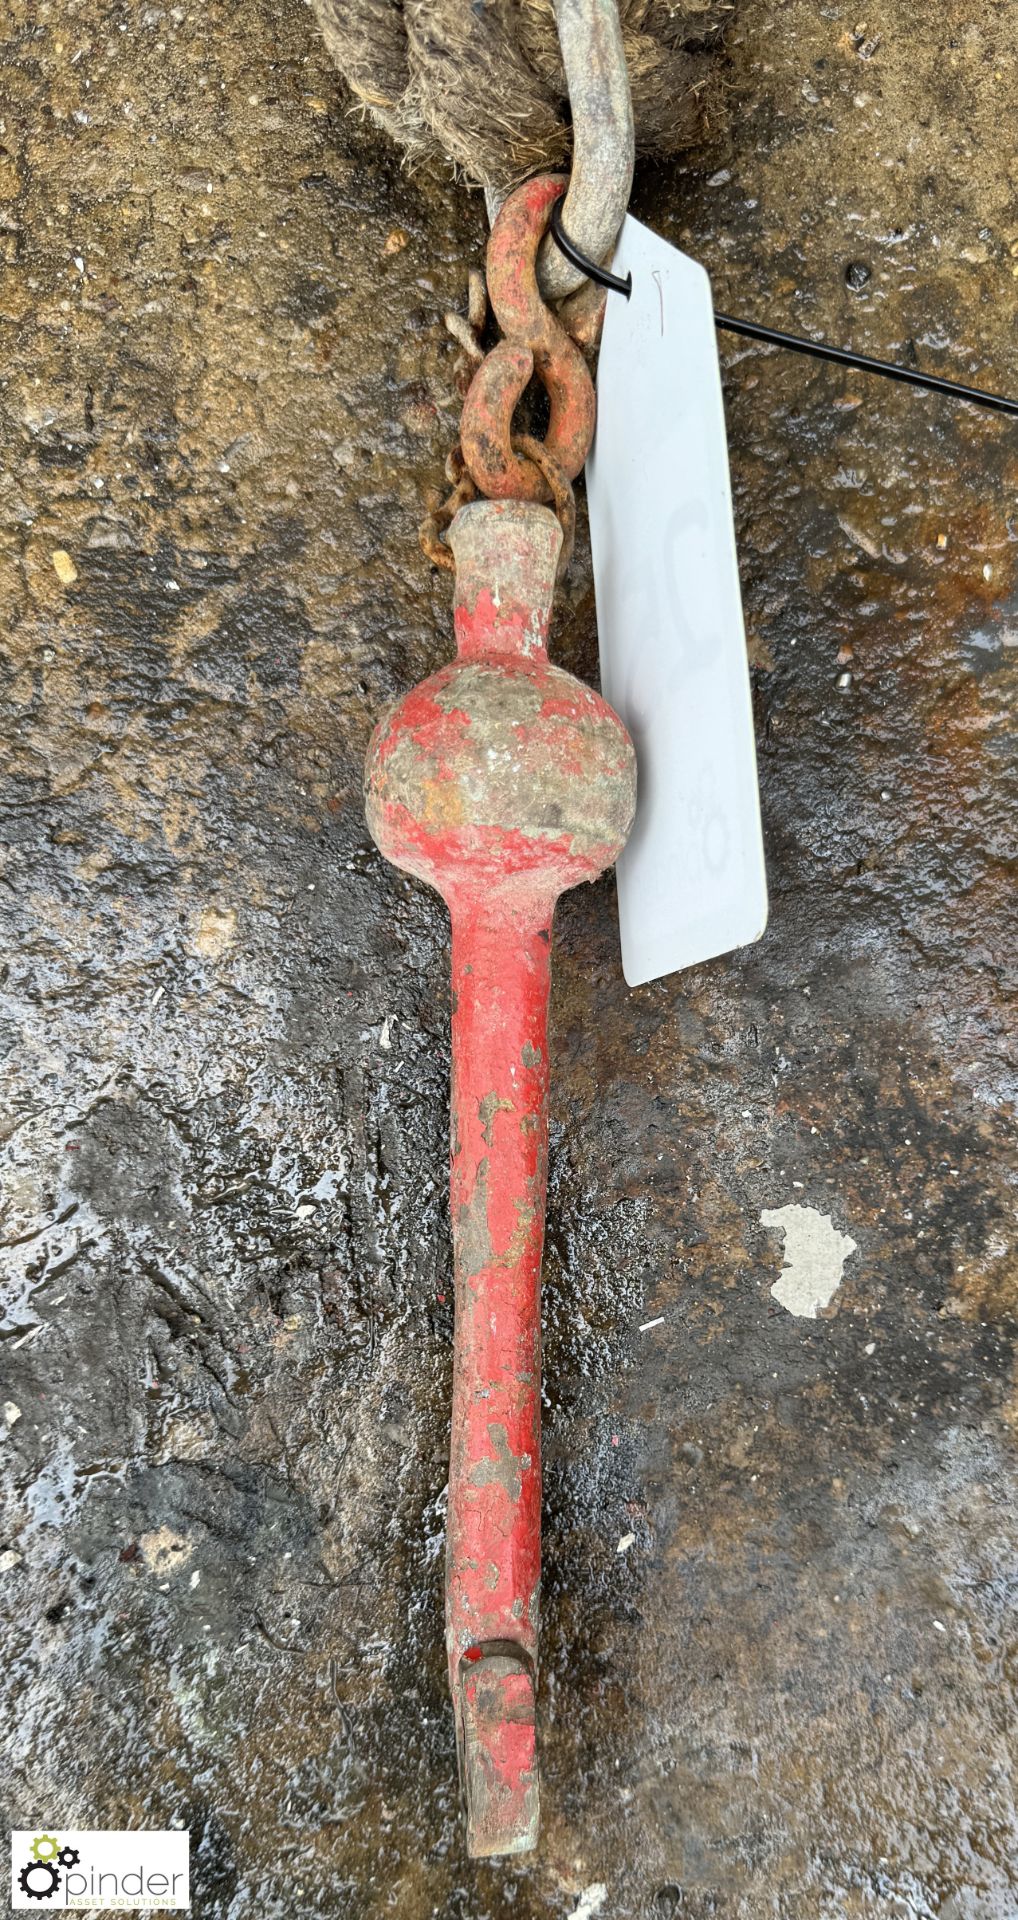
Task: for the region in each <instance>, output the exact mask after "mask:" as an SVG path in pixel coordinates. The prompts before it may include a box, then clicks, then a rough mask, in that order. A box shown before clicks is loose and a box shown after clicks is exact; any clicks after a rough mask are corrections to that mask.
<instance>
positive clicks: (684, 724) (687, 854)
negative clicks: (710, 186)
mask: <svg viewBox="0 0 1018 1920" xmlns="http://www.w3.org/2000/svg"><path fill="white" fill-rule="evenodd" d="M614 271H615V272H616V273H618V274H621V275H622V276H623V278H624V277H625V275H626V273H627V272H628V273H631V274H632V276H633V291H632V296H631V298H630V299H629V300H626V299H625V298H624V297H623V296H622V295H621V294H618V293H610V294H609V295H608V308H607V312H606V314H605V323H604V337H603V340H602V344H601V356H600V362H599V366H598V379H597V407H598V413H597V432H596V435H595V438H594V446H593V450H592V452H591V455H590V459H589V460H588V462H587V498H588V502H589V507H590V535H591V543H592V546H593V554H594V586H595V592H596V596H597V625H598V634H599V643H600V650H601V686H602V690H603V692H604V695H605V698H606V699H607V700H609V701H610V702H611V704H612V706H613V707H614V708H615V710H616V712H617V713H618V714H620V715H621V717H622V719H623V720H624V721H625V723H626V726H627V727H628V728H629V731H630V733H631V735H632V737H633V742H634V745H635V747H636V758H637V806H636V824H635V826H634V828H633V832H632V835H631V837H630V840H629V844H628V846H627V847H626V848H625V850H624V852H623V853H622V855H621V856H620V858H619V862H618V894H619V920H620V925H621V933H622V970H623V973H624V974H625V977H626V980H627V981H628V983H629V985H630V986H631V987H637V986H640V985H642V983H643V982H644V981H646V980H656V979H658V978H659V977H660V976H661V975H662V974H666V973H674V972H675V971H676V970H677V969H678V968H680V967H691V966H695V965H696V964H697V963H698V962H700V961H702V960H711V959H713V958H715V956H716V955H717V954H720V953H728V952H730V951H731V949H732V948H733V947H741V946H745V945H746V944H747V943H748V942H749V941H751V940H759V938H760V935H761V934H762V932H763V930H764V927H765V926H766V924H767V876H766V872H765V869H764V856H763V839H762V835H761V831H760V798H759V791H758V788H757V775H756V749H755V744H754V739H753V713H752V707H751V703H750V691H749V669H748V666H747V663H746V637H745V631H744V628H743V624H742V598H741V594H740V591H739V570H738V561H737V558H736V552H735V530H734V526H733V521H732V496H731V488H730V485H729V479H728V449H727V443H726V440H725V416H724V407H723V404H722V398H721V374H720V369H719V366H718V352H717V339H716V334H715V328H714V314H713V306H712V301H711V291H710V281H709V280H708V278H707V275H706V273H705V272H704V270H703V268H702V267H701V266H699V265H698V264H697V262H696V261H695V260H690V259H689V258H688V256H687V255H686V254H684V253H679V252H678V251H677V249H676V248H675V247H670V246H669V245H668V243H667V241H665V240H661V239H659V238H658V236H657V234H655V233H651V232H650V230H649V228H647V227H644V226H641V224H640V222H639V221H638V220H633V219H631V218H627V219H626V221H625V224H624V226H623V228H622V232H621V234H620V235H619V242H618V246H617V249H616V253H615V262H614Z"/></svg>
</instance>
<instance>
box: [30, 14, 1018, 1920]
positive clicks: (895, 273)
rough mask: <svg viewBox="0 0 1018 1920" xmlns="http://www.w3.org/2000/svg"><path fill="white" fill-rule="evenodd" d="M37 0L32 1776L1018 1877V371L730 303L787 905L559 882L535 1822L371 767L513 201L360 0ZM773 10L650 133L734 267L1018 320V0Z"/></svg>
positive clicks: (433, 1074)
mask: <svg viewBox="0 0 1018 1920" xmlns="http://www.w3.org/2000/svg"><path fill="white" fill-rule="evenodd" d="M8 19H9V20H10V21H11V25H10V35H9V39H8V41H7V43H6V45H5V46H4V47H3V48H0V116H2V127H0V256H2V262H3V264H2V265H0V328H2V342H3V350H2V356H0V449H2V464H0V507H2V513H0V578H2V595H0V609H2V612H0V618H2V622H3V634H2V650H0V661H2V669H3V676H2V691H3V699H4V702H5V716H4V757H5V760H6V776H7V777H6V782H5V789H4V794H5V800H4V805H5V813H4V820H5V832H4V839H5V849H4V853H3V881H4V885H3V891H2V894H0V906H2V912H3V916H4V933H3V945H4V951H5V956H6V964H5V967H4V989H3V990H4V996H5V1008H4V1015H5V1021H6V1023H7V1024H6V1028H5V1041H6V1047H5V1052H6V1069H5V1077H4V1100H5V1108H6V1114H7V1118H6V1119H5V1121H4V1141H5V1144H4V1165H3V1195H4V1228H3V1239H4V1242H5V1247H4V1251H3V1260H4V1263H5V1265H4V1275H5V1302H6V1311H5V1318H4V1322H3V1327H2V1333H3V1339H2V1342H0V1364H2V1375H3V1378H2V1394H0V1399H2V1402H3V1403H5V1404H6V1414H5V1416H4V1420H3V1423H2V1425H0V1432H2V1431H3V1428H6V1438H5V1439H4V1440H3V1443H2V1444H0V1476H2V1484H3V1488H4V1502H5V1504H4V1510H3V1512H4V1517H3V1522H2V1528H3V1532H2V1538H0V1569H2V1572H0V1595H2V1604H3V1609H4V1626H3V1659H2V1661H0V1697H2V1714H0V1725H2V1728H3V1732H2V1736H0V1738H2V1747H3V1758H4V1768H3V1791H4V1798H5V1800H6V1802H7V1811H8V1815H9V1820H10V1821H11V1822H14V1823H16V1824H24V1823H30V1822H33V1821H38V1820H43V1821H44V1822H46V1823H47V1824H49V1825H52V1824H53V1823H63V1824H64V1825H74V1824H77V1825H83V1826H103V1825H109V1826H121V1825H134V1824H137V1825H166V1824H169V1823H170V1822H171V1821H182V1822H184V1823H185V1824H188V1825H189V1826H190V1828H191V1832H192V1856H193V1861H194V1884H195V1900H194V1912H195V1913H196V1915H199V1916H200V1917H201V1920H246V1917H247V1916H248V1915H251V1916H254V1915H258V1916H259V1920H275V1917H276V1916H280V1917H281V1916H283V1915H286V1916H289V1915H292V1914H294V1913H295V1912H301V1913H303V1914H312V1915H321V1916H329V1917H330V1920H332V1917H333V1916H335V1917H336V1920H381V1917H382V1916H384V1915H388V1914H391V1913H392V1914H398V1915H399V1916H400V1920H425V1917H426V1916H434V1917H435V1920H546V1917H547V1920H551V1916H559V1915H563V1916H564V1915H569V1914H577V1915H582V1916H583V1917H584V1920H591V1916H594V1915H597V1914H600V1915H601V1916H602V1920H708V1917H710V1920H715V1917H716V1920H761V1916H767V1915H774V1916H781V1917H782V1920H842V1916H847V1917H849V1920H870V1917H871V1916H872V1917H873V1920H891V1917H893V1920H934V1916H935V1917H936V1920H1014V1916H1015V1915H1018V1813H1016V1805H1015V1724H1016V1712H1015V1709H1016V1691H1018V1622H1016V1610H1015V1604H1016V1598H1018V1505H1016V1494H1018V1454H1016V1441H1018V1376H1016V1372H1015V1333H1016V1326H1018V1277H1016V1267H1015V1259H1014V1228H1013V1222H1014V1176H1015V1166H1016V1159H1015V1133H1014V1095H1015V1081H1014V1059H1013V1053H1012V1050H1011V1049H1012V1041H1013V1008H1014V955H1015V907H1014V876H1015V854H1016V848H1015V829H1014V821H1015V817H1016V813H1018V767H1016V755H1015V747H1014V734H1013V713H1014V698H1015V696H1014V662H1015V660H1016V658H1018V498H1016V493H1018V453H1016V444H1018V443H1016V439H1015V431H1014V426H1013V424H1010V423H1008V422H1007V421H1005V420H1003V419H1000V418H995V417H993V416H990V415H988V414H978V413H976V412H975V411H974V410H972V409H969V408H966V407H963V406H958V405H954V404H951V403H948V402H946V401H941V400H937V399H934V398H931V397H922V396H918V395H916V394H912V393H910V392H907V391H905V390H903V389H901V388H895V387H891V386H888V385H887V384H883V383H882V384H879V385H878V384H876V383H874V382H873V381H871V380H867V379H864V378H862V377H861V376H855V375H849V374H843V373H840V372H835V371H833V370H831V369H828V368H825V367H822V366H820V365H818V364H815V363H813V362H810V361H804V360H801V359H793V358H791V357H790V356H784V355H780V356H779V355H776V354H771V353H769V352H767V351H764V350H760V349H755V348H749V347H747V346H746V345H745V344H744V343H743V344H736V343H734V342H733V341H731V340H726V341H724V343H723V354H724V360H725V388H726V401H727V406H728V414H729V426H730V434H731V450H732V467H733V481H734V486H735V493H736V509H737V519H738V532H739V541H740V551H741V555H742V564H743V573H744V588H745V596H746V608H747V624H748V627H749V633H750V651H751V660H752V666H753V681H754V697H755V702H756V714H757V723H758V744H759V752H760V769H761V779H762V789H763V806H764V821H765V833H766V839H767V848H768V858H769V868H770V879H771V896H772V907H771V920H770V926H769V929H768V932H767V934H766V936H765V938H764V940H763V941H762V942H761V943H760V945H759V946H757V947H755V948H753V949H751V950H749V951H746V952H743V953H740V954H736V955H734V956H732V957H729V958H727V959H724V960H721V961H718V962H715V963H713V964H712V965H710V966H704V967H701V968H698V969H696V970H695V971H693V972H691V973H689V974H686V975H683V976H681V977H677V978H672V979H669V980H666V981H662V982H659V983H658V984H656V985H654V986H649V987H645V988H642V989H640V990H639V991H637V992H635V993H630V992H628V991H627V990H626V988H625V986H624V984H623V982H622V979H621V975H620V970H619V964H618V954H617V941H616V932H615V923H614V912H615V906H614V891H613V885H612V882H611V880H610V879H609V880H607V881H605V882H603V883H601V884H599V885H598V886H597V887H596V888H594V889H589V890H584V892H583V894H582V895H574V896H571V897H569V898H568V899H567V900H566V901H565V902H564V903H563V906H562V908H561V910H560V914H559V919H558V923H557V925H558V931H557V939H556V967H557V976H556V984H555V989H554V1008H553V1012H554V1025H555V1053H554V1093H553V1137H552V1158H551V1184H550V1200H549V1221H548V1249H547V1258H546V1268H545V1274H546V1319H545V1329H546V1338H545V1364H546V1425H545V1445H546V1495H545V1554H546V1581H545V1606H544V1620H545V1626H544V1658H545V1667H544V1673H543V1682H542V1698H541V1741H542V1753H543V1780H544V1833H543V1838H542V1845H541V1849H540V1852H539V1853H538V1854H537V1855H536V1856H535V1857H534V1858H533V1859H531V1860H529V1861H524V1862H517V1863H515V1864H512V1865H506V1866H505V1867H498V1866H494V1867H493V1866H487V1867H474V1866H471V1865H470V1863H469V1862H468V1861H467V1860H466V1859H465V1857H464V1854H463V1850H462V1842H461V1831H460V1819H459V1811H458V1805H457V1792H456V1783H455V1758H454V1751H453V1738H452V1723H451V1715H450V1711H449V1707H448V1703H447V1698H446V1688H445V1673H444V1659H443V1649H442V1628H441V1590H442V1539H443V1514H442V1503H443V1486H444V1478H445V1450H446V1408H447V1400H448V1392H449V1365H450V1340H451V1333H452V1325H451V1307H450V1299H451V1295H450V1288H449V1271H448V1267H449V1262H448V1240H447V1219H446V1202H445V1193H444V1180H445V1159H446V1106H445V1101H446V1081H447V1069H448V1059H447V1028H448V1005H447V988H446V974H447V955H446V924H445V916H444V911H443V909H442V908H441V907H440V905H439V904H438V902H437V901H436V900H435V899H434V898H432V897H430V896H428V895H427V894H426V893H425V892H424V891H423V890H422V889H421V888H419V887H418V886H416V885H414V884H413V883H411V882H409V881H406V882H404V881H403V880H402V879H401V878H400V877H399V876H398V875H396V874H395V873H394V872H393V871H392V870H391V869H389V868H387V867H385V866H384V864H383V863H382V861H381V860H380V859H379V858H378V857H377V856H376V854H375V852H374V850H373V848H372V847H371V844H370V842H369V840H368V838H367V834H366V830H365V828H364V825H363V820H362V814H361V801H360V792H359V786H360V765H361V760H362V755H363V750H364V746H365V744H366V741H367V737H368V733H369V731H370V728H371V725H372V723H373V721H374V719H375V718H376V717H377V715H378V714H379V712H380V711H381V710H382V708H383V707H384V706H385V704H386V703H387V701H388V700H390V699H391V698H392V697H394V696H395V695H396V694H397V693H398V692H400V691H402V690H403V689H404V688H406V687H407V686H408V685H409V684H410V683H411V682H413V681H414V680H416V679H417V678H419V677H420V676H422V675H423V674H424V673H426V672H427V671H428V670H429V669H430V668H431V667H432V666H433V665H434V664H435V663H436V662H437V661H438V660H440V659H442V658H444V657H445V656H446V654H447V652H448V649H449V617H448V608H449V587H448V582H447V579H446V578H445V577H444V576H442V577H439V576H437V575H432V573H431V572H430V570H429V569H428V567H427V566H426V564H425V563H424V562H423V560H422V558H421V556H420V554H419V552H418V549H417V544H416V525H417V521H418V519H419V515H420V499H421V491H422V488H423V487H424V486H425V485H428V484H434V483H435V482H436V481H437V480H438V479H439V477H440V471H441V463H442V460H443V458H444V454H445V451H446V449H447V447H448V446H449V444H450V443H451V441H452V439H453V437H454V433H455V420H456V413H457V404H458V403H457V398H456V395H455V391H454V387H453V382H452V373H451V367H452V358H453V352H452V349H451V347H450V344H449V343H448V341H447V339H446V337H445V335H444V332H443V329H442V325H441V319H440V316H441V313H442V310H443V308H444V307H446V306H449V305H452V304H456V303H459V302H460V301H461V299H462V295H463V289H464V283H465V274H466V270H467V268H468V266H469V265H471V264H472V263H473V262H474V261H475V260H476V258H477V255H478V252H479V249H480V247H481V245H482V237H483V220H482V212H481V207H480V205H479V202H478V200H477V198H476V197H470V196H468V195H467V194H466V193H465V192H463V191H462V190H460V189H457V188H454V187H453V186H451V185H449V184H448V183H445V182H443V181H441V180H438V179H435V178H433V177H429V176H427V175H416V176H410V175H407V174H405V173H403V172H401V170H400V166H399V163H398V160H397V158H396V156H395V155H394V153H393V152H392V151H391V150H390V149H389V148H388V147H387V146H386V145H385V144H384V142H383V141H382V139H381V138H380V136H377V135H375V134H374V133H373V132H372V130H371V129H370V128H369V127H368V126H366V125H364V124H362V123H361V122H360V121H359V120H358V119H357V118H355V117H352V116H351V115H350V113H349V112H348V109H347V102H346V99H345V96H344V94H343V90H342V86H341V84H340V83H339V81H338V80H337V79H336V77H335V76H334V74H333V73H332V71H331V70H330V68H329V65H328V62H327V60H326V58H325V56H324V54H323V52H322V49H321V47H320V45H319V43H318V41H317V39H316V37H315V33H314V30H313V22H312V17H311V15H310V13H309V12H308V11H306V10H305V9H303V8H302V7H300V6H298V5H297V4H296V3H295V0H294V3H292V4H291V3H287V4H282V3H280V4H270V3H269V0H240V4H237V3H236V0H234V4H231V5H228V4H227V3H226V0H207V4H205V5H204V6H202V7H198V6H197V5H196V4H194V3H193V0H192V3H191V4H188V5H185V4H182V5H180V6H178V7H164V6H161V5H155V6H152V7H140V6H138V5H134V4H129V3H128V0H78V3H77V4H74V0H64V4H61V5H60V6H57V5H55V4H53V5H50V4H47V3H46V0H13V4H12V5H11V6H9V8H8ZM727 78H728V87H727V90H726V93H725V100H726V103H727V104H726V108H725V111H724V114H723V115H722V117H720V118H719V119H718V121H717V122H716V124H715V125H714V126H713V127H712V128H711V131H710V138H709V142H708V144H707V146H706V147H705V148H704V150H703V151H702V152H700V153H697V154H696V155H695V156H694V157H693V159H692V160H691V162H690V163H689V164H688V165H686V166H685V167H682V168H675V169H673V170H669V171H667V172H658V173H653V172H650V173H644V174H642V175H641V177H640V179H639V181H638V186H637V193H636V201H635V205H636V210H637V211H638V212H639V213H641V214H642V215H643V217H645V218H647V219H648V220H649V221H651V222H652V223H653V224H654V225H656V226H658V228H659V229H660V230H661V231H663V232H664V233H666V234H667V235H668V236H669V237H672V238H674V239H675V240H676V241H678V242H679V243H680V244H683V245H685V246H687V247H688V248H689V250H690V251H692V252H694V253H695V254H696V255H697V256H698V257H699V258H700V259H702V260H703V261H704V263H705V264H706V265H707V267H708V268H709V269H710V271H711V273H712V275H713V276H714V281H715V290H716V296H717V300H718V304H719V305H721V306H724V307H727V308H729V309H734V310H735V311H738V312H742V313H745V314H748V315H753V316H756V317H760V318H764V319H768V320H772V321H774V322H776V323H778V324H782V323H783V324H785V325H788V326H790V327H792V328H793V329H798V330H813V331H816V332H818V333H821V334H823V335H824V336H826V337H827V338H830V339H833V340H837V341H842V342H848V341H851V342H852V343H854V344H855V345H856V346H857V347H859V348H861V349H863V350H868V351H870V352H874V353H878V354H884V355H888V356H894V357H896V358H899V359H905V360H912V361H913V362H916V363H919V364H922V365H926V366H931V367H933V368H935V369H938V370H941V371H944V372H946V373H947V374H949V375H953V376H954V377H956V378H960V379H963V380H965V379H974V380H976V381H977V382H979V383H981V384H984V385H986V386H992V387H997V388H998V389H1000V390H1002V391H1009V392H1012V393H1014V392H1016V391H1018V353H1016V347H1015V335H1014V311H1015V299H1016V294H1018V159H1016V147H1015V138H1014V124H1015V110H1016V107H1018V24H1016V18H1015V15H1014V12H1013V10H1011V9H1008V8H1007V7H1006V6H1005V5H1004V4H1000V3H999V0H975V4H974V5H969V6H967V7H962V6H961V5H960V4H959V0H945V3H944V4H943V5H941V6H939V7H938V8H936V9H931V8H924V9H915V8H913V7H911V6H909V5H907V4H906V3H905V0H888V3H887V4H885V5H884V6H883V7H882V9H881V11H880V14H879V16H874V17H872V18H869V17H867V19H866V20H865V21H862V20H861V19H860V20H856V18H855V17H854V15H853V14H851V13H848V12H846V11H845V10H844V9H843V8H841V7H839V6H838V5H836V4H832V5H825V6H819V5H816V4H813V3H811V0H786V4H784V5H780V6H774V5H773V4H769V5H765V4H764V0H742V3H741V4H740V6H739V8H738V10H737V15H736V22H735V26H734V29H733V32H732V35H731V39H730V48H729V66H728V70H727ZM556 651H557V657H558V658H559V659H560V660H561V661H562V662H563V663H564V664H566V665H568V666H571V667H572V668H573V669H574V670H577V671H579V672H581V673H583V674H585V675H587V676H588V677H589V676H593V675H594V673H595V671H596V639H595V630H594V616H593V601H592V590H591V583H590V574H589V565H588V561H587V558H586V555H585V551H584V542H583V540H582V539H581V542H580V551H579V554H578V557H577V560H576V562H575V563H574V566H573V569H572V572H571V575H570V578H569V582H568V585H567V588H566V591H565V594H564V598H563V603H562V607H561V612H560V615H559V620H558V628H557V641H556ZM846 674H847V675H849V676H850V681H849V684H847V685H842V684H840V682H841V680H842V678H843V676H845V675H846ZM786 1207H792V1208H796V1209H800V1210H801V1209H805V1208H811V1209H814V1210H815V1211H817V1212H819V1213H821V1214H824V1215H829V1216H830V1217H831V1219H832V1221H833V1223H834V1226H835V1227H836V1228H837V1229H838V1230H839V1231H840V1232H842V1233H844V1234H847V1235H849V1236H850V1237H851V1239H852V1240H853V1241H854V1242H855V1243H856V1250H855V1251H854V1252H852V1253H851V1254H850V1255H849V1257H848V1258H847V1259H846V1260H845V1262H844V1265H843V1269H841V1277H840V1284H838V1285H837V1286H836V1289H835V1290H834V1291H833V1293H832V1294H831V1297H830V1301H829V1304H828V1305H827V1306H826V1307H825V1308H824V1309H823V1310H822V1312H821V1313H820V1314H819V1316H818V1317H817V1318H815V1319H807V1318H802V1317H799V1316H798V1315H796V1314H794V1313H792V1312H790V1311H789V1310H788V1308H787V1307H786V1306H784V1305H782V1304H781V1299H780V1297H778V1296H777V1295H775V1293H774V1292H773V1291H772V1289H773V1288H774V1287H775V1283H776V1282H778V1278H779V1273H780V1271H781V1267H782V1257H783V1255H782V1244H781V1235H780V1233H779V1232H777V1231H776V1230H775V1228H774V1227H773V1225H771V1226H768V1225H767V1224H765V1223H764V1220H763V1216H764V1214H766V1213H768V1212H772V1211H777V1210H779V1209H782V1208H786ZM806 1217H807V1216H806V1215H805V1214H803V1213H802V1212H801V1211H800V1212H798V1213H796V1214H794V1215H791V1216H788V1215H785V1216H783V1218H784V1219H785V1221H786V1222H787V1221H789V1220H790V1221H791V1224H792V1228H793V1231H794V1228H795V1225H796V1224H797V1223H799V1224H801V1222H802V1221H803V1219H805V1218H806ZM787 1244H788V1248H789V1250H792V1249H791V1240H789V1241H788V1243H787ZM834 1278H837V1273H835V1275H834ZM793 1284H794V1283H793ZM788 1285H789V1278H788V1275H787V1274H786V1277H785V1281H784V1283H782V1292H787V1288H788ZM658 1316H661V1324H660V1325H658V1326H656V1327H655V1328H653V1329H652V1330H651V1331H650V1332H647V1333H641V1332H639V1331H638V1329H639V1327H640V1326H641V1324H642V1323H643V1322H645V1321H647V1320H650V1319H656V1318H657V1317H658ZM626 1533H632V1534H633V1535H635V1540H634V1543H633V1544H632V1546H631V1547H630V1548H629V1550H628V1552H625V1553H623V1554H619V1553H618V1552H617V1545H618V1541H619V1538H620V1536H622V1535H624V1534H626Z"/></svg>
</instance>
